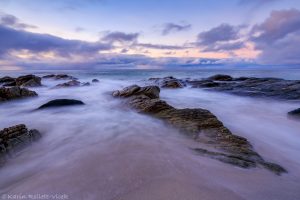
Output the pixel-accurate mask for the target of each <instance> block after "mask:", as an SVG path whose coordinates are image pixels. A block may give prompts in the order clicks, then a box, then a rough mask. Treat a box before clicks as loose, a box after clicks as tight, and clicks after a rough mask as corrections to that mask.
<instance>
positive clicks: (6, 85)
mask: <svg viewBox="0 0 300 200" xmlns="http://www.w3.org/2000/svg"><path fill="white" fill-rule="evenodd" d="M2 86H4V87H13V86H17V84H16V81H13V82H9V83H5V84H3V85H2Z"/></svg>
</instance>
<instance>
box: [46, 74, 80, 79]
mask: <svg viewBox="0 0 300 200" xmlns="http://www.w3.org/2000/svg"><path fill="white" fill-rule="evenodd" d="M42 78H52V79H55V80H61V79H63V80H65V79H71V80H76V79H77V78H75V77H73V76H70V75H67V74H49V75H45V76H43V77H42Z"/></svg>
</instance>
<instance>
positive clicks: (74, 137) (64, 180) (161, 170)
mask: <svg viewBox="0 0 300 200" xmlns="http://www.w3.org/2000/svg"><path fill="white" fill-rule="evenodd" d="M28 73H34V74H36V75H45V74H49V73H54V72H53V71H51V72H49V71H31V72H3V73H1V76H2V75H3V76H4V75H14V76H17V75H21V74H28ZM59 73H68V74H70V75H73V76H75V77H78V78H79V80H80V81H82V82H85V81H91V80H92V79H94V78H97V79H99V80H100V82H99V83H93V84H92V85H91V86H89V87H78V88H65V89H53V88H52V87H53V86H55V85H56V84H58V83H61V82H64V81H54V80H43V85H44V87H40V88H34V90H35V91H36V92H37V93H38V94H39V96H38V97H37V98H29V99H23V100H16V101H11V102H7V103H2V104H1V105H0V129H2V128H5V127H9V126H13V125H16V124H20V123H24V124H26V125H27V126H28V127H29V128H35V129H38V130H39V131H40V132H41V133H42V135H43V137H42V139H41V140H39V141H38V142H36V143H34V144H33V145H32V146H30V147H28V148H26V149H24V150H23V151H22V152H19V153H18V154H17V155H15V156H14V157H13V158H11V159H9V161H8V162H7V163H6V165H5V166H4V167H3V168H1V169H0V194H60V195H64V194H65V195H68V197H69V199H105V200H106V199H108V200H110V199H111V200H117V199H122V200H123V199H125V200H135V199H136V200H144V199H149V200H154V199H155V200H156V199H161V200H165V199H172V200H177V199H178V200H183V199H187V200H194V199H195V200H198V199H285V200H286V199H299V198H300V190H299V188H300V121H299V120H298V121H297V120H295V119H291V118H288V117H287V112H288V111H291V110H293V109H295V108H298V107H300V105H299V102H288V101H277V100H270V99H262V98H249V97H240V96H235V95H230V94H225V93H221V92H209V91H206V90H203V89H193V88H183V89H176V90H172V89H163V90H162V91H161V98H162V99H163V100H166V101H167V102H168V103H169V104H171V105H172V106H174V107H177V108H205V109H208V110H210V111H211V112H212V113H214V114H215V115H216V116H217V117H218V118H219V119H220V120H221V121H222V122H223V123H224V124H225V126H227V127H228V128H229V129H230V130H231V131H232V132H233V133H234V134H236V135H240V136H243V137H245V138H247V139H248V140H249V141H250V142H251V144H252V145H253V147H254V149H255V150H256V151H257V152H258V153H259V154H261V155H262V156H263V157H264V158H265V159H266V160H268V161H272V162H274V163H277V164H280V165H282V166H283V167H285V168H286V169H287V170H288V173H287V174H283V175H282V176H277V175H274V174H273V173H271V172H269V171H267V170H265V169H263V168H255V169H241V168H238V167H234V166H232V165H228V164H225V163H221V162H219V161H217V160H213V159H210V158H206V157H202V156H200V155H197V154H195V153H194V152H193V151H191V150H190V148H191V147H198V146H199V145H200V144H198V143H196V142H194V141H193V140H191V139H190V138H186V137H185V136H183V135H182V134H180V133H179V132H178V131H177V130H176V129H174V128H172V127H169V126H167V125H166V124H164V123H163V122H162V121H160V120H158V119H154V118H152V117H150V116H146V115H142V114H139V113H136V112H135V111H133V110H130V109H128V108H126V107H125V106H124V105H123V104H122V103H121V102H120V100H119V99H114V98H112V97H111V91H113V90H116V89H121V88H122V87H125V86H128V85H131V84H138V85H144V84H145V83H146V82H145V80H146V79H148V78H150V77H164V76H170V75H173V76H175V77H178V78H187V77H191V78H201V77H208V76H210V75H214V74H216V73H223V74H230V75H233V76H235V77H238V76H255V77H281V78H286V79H300V70H296V69H290V70H224V71H220V70H209V69H204V70H189V71H187V70H172V71H171V70H163V71H160V70H126V71H125V70H103V71H93V72H91V71H68V72H59ZM58 98H72V99H78V100H82V101H83V102H84V103H85V104H86V105H84V106H76V107H65V108H55V109H48V110H41V111H33V110H34V109H36V108H37V107H39V106H40V105H42V104H44V103H46V102H48V101H49V100H53V99H58Z"/></svg>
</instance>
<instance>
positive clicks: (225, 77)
mask: <svg viewBox="0 0 300 200" xmlns="http://www.w3.org/2000/svg"><path fill="white" fill-rule="evenodd" d="M208 80H212V81H232V80H233V78H232V77H231V76H229V75H224V74H217V75H214V76H211V77H209V78H208Z"/></svg>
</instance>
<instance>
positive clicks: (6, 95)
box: [0, 87, 37, 102]
mask: <svg viewBox="0 0 300 200" xmlns="http://www.w3.org/2000/svg"><path fill="white" fill-rule="evenodd" d="M33 96H37V93H36V92H34V91H31V90H28V89H26V88H21V87H11V88H5V87H1V88H0V102H1V101H7V100H11V99H19V98H24V97H33Z"/></svg>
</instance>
